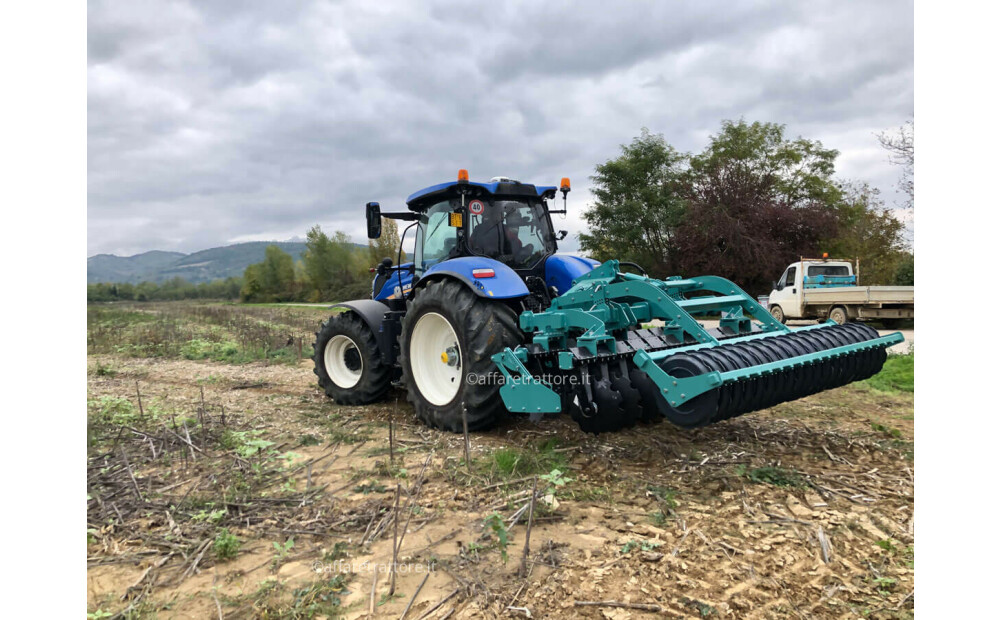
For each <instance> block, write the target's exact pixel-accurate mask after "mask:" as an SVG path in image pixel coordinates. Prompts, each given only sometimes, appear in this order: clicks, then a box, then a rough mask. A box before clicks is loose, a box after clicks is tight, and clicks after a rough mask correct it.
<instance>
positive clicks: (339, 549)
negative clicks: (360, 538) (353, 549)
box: [323, 541, 350, 562]
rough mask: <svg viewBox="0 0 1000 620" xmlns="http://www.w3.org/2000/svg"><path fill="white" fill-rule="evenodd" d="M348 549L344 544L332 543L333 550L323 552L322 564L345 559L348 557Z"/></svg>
mask: <svg viewBox="0 0 1000 620" xmlns="http://www.w3.org/2000/svg"><path fill="white" fill-rule="evenodd" d="M349 547H350V545H348V544H347V543H346V542H343V541H341V542H337V543H334V545H333V549H324V550H323V561H324V562H336V561H337V560H340V559H343V558H346V557H347V556H348V553H347V550H348V548H349Z"/></svg>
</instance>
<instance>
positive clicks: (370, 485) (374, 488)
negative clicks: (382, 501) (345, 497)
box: [354, 480, 388, 495]
mask: <svg viewBox="0 0 1000 620" xmlns="http://www.w3.org/2000/svg"><path fill="white" fill-rule="evenodd" d="M387 490H388V489H387V488H386V487H385V485H384V484H382V483H381V482H379V481H377V480H369V481H368V482H366V483H364V484H359V485H358V486H356V487H354V492H355V493H364V494H365V495H368V494H369V493H385V492H386V491H387Z"/></svg>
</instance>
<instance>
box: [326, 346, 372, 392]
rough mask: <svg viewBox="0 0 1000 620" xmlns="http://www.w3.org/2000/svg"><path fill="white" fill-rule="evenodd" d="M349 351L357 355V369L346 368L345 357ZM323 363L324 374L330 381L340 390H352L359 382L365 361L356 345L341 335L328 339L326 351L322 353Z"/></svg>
mask: <svg viewBox="0 0 1000 620" xmlns="http://www.w3.org/2000/svg"><path fill="white" fill-rule="evenodd" d="M351 351H355V352H356V353H357V358H358V360H359V363H358V368H357V369H351V367H350V366H348V362H347V355H348V353H350V352H351ZM352 357H353V356H352ZM323 363H324V364H325V365H326V374H327V375H329V377H330V380H331V381H333V382H334V383H335V384H336V385H337V387H341V388H352V387H354V386H355V385H357V384H358V382H359V381H361V373H362V372H363V371H364V369H365V360H364V358H363V357H362V356H361V350H360V349H358V345H356V344H354V341H353V340H351V339H350V338H348V337H347V336H344V335H343V334H338V335H336V336H334V337H333V338H330V340H329V341H328V342H327V343H326V349H324V351H323ZM352 365H355V364H352Z"/></svg>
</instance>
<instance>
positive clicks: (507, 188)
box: [406, 181, 556, 211]
mask: <svg viewBox="0 0 1000 620" xmlns="http://www.w3.org/2000/svg"><path fill="white" fill-rule="evenodd" d="M459 187H465V188H468V189H469V190H470V196H471V197H476V196H483V195H490V196H495V197H511V198H515V197H521V196H531V197H536V198H554V197H555V195H556V188H555V187H554V186H538V187H536V186H534V185H531V184H530V183H519V182H517V181H497V182H493V183H475V182H472V181H470V182H468V183H460V182H458V181H449V182H447V183H439V184H437V185H431V186H430V187H425V188H424V189H422V190H420V191H417V192H414V193H412V194H410V196H409V198H407V199H406V206H408V207H409V208H410V209H411V210H412V211H422V210H423V209H424V208H425V207H427V206H428V205H432V204H434V203H436V202H439V201H441V200H447V199H449V198H451V197H452V196H457V195H458V191H457V188H459Z"/></svg>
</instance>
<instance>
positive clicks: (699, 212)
mask: <svg viewBox="0 0 1000 620" xmlns="http://www.w3.org/2000/svg"><path fill="white" fill-rule="evenodd" d="M836 157H837V151H836V150H833V149H827V148H824V147H823V145H822V144H821V143H820V142H818V141H812V140H806V139H804V138H797V139H794V140H793V139H788V138H786V137H785V129H784V126H783V125H778V124H775V123H760V122H754V123H747V122H746V121H744V120H742V119H741V120H739V121H724V122H723V123H722V130H721V131H720V132H719V133H718V134H716V135H714V136H712V137H711V140H710V142H709V144H708V146H707V147H706V148H705V149H704V150H703V151H702V152H701V153H699V154H697V155H695V156H693V157H691V159H690V168H689V170H688V172H687V174H686V178H685V179H684V182H683V187H684V192H685V193H686V198H687V209H686V212H685V217H684V220H683V222H682V223H681V225H679V226H678V227H677V230H676V233H675V237H674V244H673V245H674V248H675V251H674V255H673V258H674V260H673V261H671V263H672V266H673V267H674V268H675V269H676V270H677V271H678V272H679V273H681V274H683V275H688V276H695V275H701V274H714V275H719V276H722V277H725V278H729V279H731V280H733V281H735V282H737V283H738V284H740V285H741V286H742V287H744V288H745V289H747V290H748V291H750V292H751V293H760V292H766V291H767V290H770V288H769V287H770V282H771V281H772V280H773V279H774V278H775V277H776V276H777V275H778V274H779V273H781V270H783V269H784V268H785V266H786V265H787V264H788V263H790V262H792V261H794V260H797V259H798V258H799V256H800V255H803V254H813V253H815V252H817V251H818V250H819V245H820V241H821V240H822V239H825V238H831V237H833V236H835V234H836V225H837V224H836V209H835V207H836V205H838V204H839V202H840V200H841V196H842V192H841V189H840V188H839V187H838V185H837V184H836V182H835V181H834V180H833V173H834V160H835V159H836Z"/></svg>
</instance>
